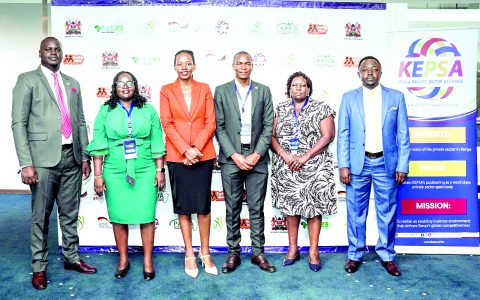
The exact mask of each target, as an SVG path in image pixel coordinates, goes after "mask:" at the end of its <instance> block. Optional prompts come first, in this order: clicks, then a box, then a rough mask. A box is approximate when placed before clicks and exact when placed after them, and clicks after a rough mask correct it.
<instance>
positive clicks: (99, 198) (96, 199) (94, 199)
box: [92, 193, 105, 201]
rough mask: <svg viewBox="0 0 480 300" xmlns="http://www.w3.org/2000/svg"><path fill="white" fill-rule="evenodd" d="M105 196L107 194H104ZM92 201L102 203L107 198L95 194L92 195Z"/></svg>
mask: <svg viewBox="0 0 480 300" xmlns="http://www.w3.org/2000/svg"><path fill="white" fill-rule="evenodd" d="M104 195H105V194H104ZM92 200H93V201H100V200H105V198H104V197H103V196H102V197H100V196H99V195H97V193H94V194H93V195H92Z"/></svg>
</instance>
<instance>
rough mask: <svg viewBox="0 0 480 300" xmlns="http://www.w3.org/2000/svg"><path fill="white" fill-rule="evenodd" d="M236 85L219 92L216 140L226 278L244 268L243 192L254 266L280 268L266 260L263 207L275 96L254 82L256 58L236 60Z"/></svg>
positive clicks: (232, 83)
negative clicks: (252, 78) (241, 224)
mask: <svg viewBox="0 0 480 300" xmlns="http://www.w3.org/2000/svg"><path fill="white" fill-rule="evenodd" d="M232 67H233V70H234V71H235V79H234V80H232V81H230V82H227V83H225V84H223V85H220V86H218V87H217V88H216V89H215V96H214V99H215V113H216V120H217V129H216V132H215V135H216V137H217V140H218V143H219V144H220V154H219V158H218V160H219V163H220V165H221V170H222V184H223V191H224V195H225V206H226V223H227V244H228V248H229V250H228V255H227V259H226V261H225V263H224V264H223V266H222V272H223V273H230V272H233V271H235V269H236V267H237V266H239V265H240V240H241V233H240V213H241V211H242V198H243V191H244V189H246V192H247V205H248V211H249V218H250V238H251V240H252V258H251V262H252V264H255V265H258V266H259V267H260V268H261V269H262V270H264V271H267V272H270V273H273V272H275V271H276V269H275V267H274V266H273V265H271V264H270V263H269V262H268V260H267V258H266V257H265V255H264V247H263V246H264V244H265V234H264V229H265V216H264V213H263V206H264V201H265V195H266V191H267V180H268V161H269V160H270V157H269V155H268V149H269V146H270V140H271V137H272V130H273V104H272V94H271V93H270V89H269V88H268V87H267V86H264V85H262V84H259V83H257V82H254V81H252V80H250V74H251V73H252V69H253V65H252V57H251V56H250V54H248V53H247V52H244V51H241V52H238V53H237V54H235V57H234V59H233V65H232Z"/></svg>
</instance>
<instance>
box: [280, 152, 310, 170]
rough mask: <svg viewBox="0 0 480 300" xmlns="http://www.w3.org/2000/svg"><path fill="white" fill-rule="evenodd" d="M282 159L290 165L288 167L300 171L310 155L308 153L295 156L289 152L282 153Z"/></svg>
mask: <svg viewBox="0 0 480 300" xmlns="http://www.w3.org/2000/svg"><path fill="white" fill-rule="evenodd" d="M282 159H283V160H284V161H285V163H286V164H287V165H288V168H289V169H290V171H292V172H298V171H300V169H301V168H302V167H303V166H304V165H305V164H306V163H307V161H308V160H309V159H310V157H309V156H308V155H307V154H303V155H299V156H294V155H292V154H290V153H288V152H285V154H283V155H282Z"/></svg>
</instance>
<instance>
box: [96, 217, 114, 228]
mask: <svg viewBox="0 0 480 300" xmlns="http://www.w3.org/2000/svg"><path fill="white" fill-rule="evenodd" d="M97 220H98V229H112V223H111V222H110V220H109V219H108V218H107V217H98V218H97Z"/></svg>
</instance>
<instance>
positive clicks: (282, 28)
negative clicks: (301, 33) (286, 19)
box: [277, 23, 298, 35]
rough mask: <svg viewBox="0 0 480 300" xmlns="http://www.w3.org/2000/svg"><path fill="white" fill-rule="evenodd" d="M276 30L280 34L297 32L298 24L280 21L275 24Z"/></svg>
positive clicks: (295, 33) (294, 33)
mask: <svg viewBox="0 0 480 300" xmlns="http://www.w3.org/2000/svg"><path fill="white" fill-rule="evenodd" d="M277 32H278V33H280V34H290V35H297V34H298V24H295V23H280V24H278V25H277Z"/></svg>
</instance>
